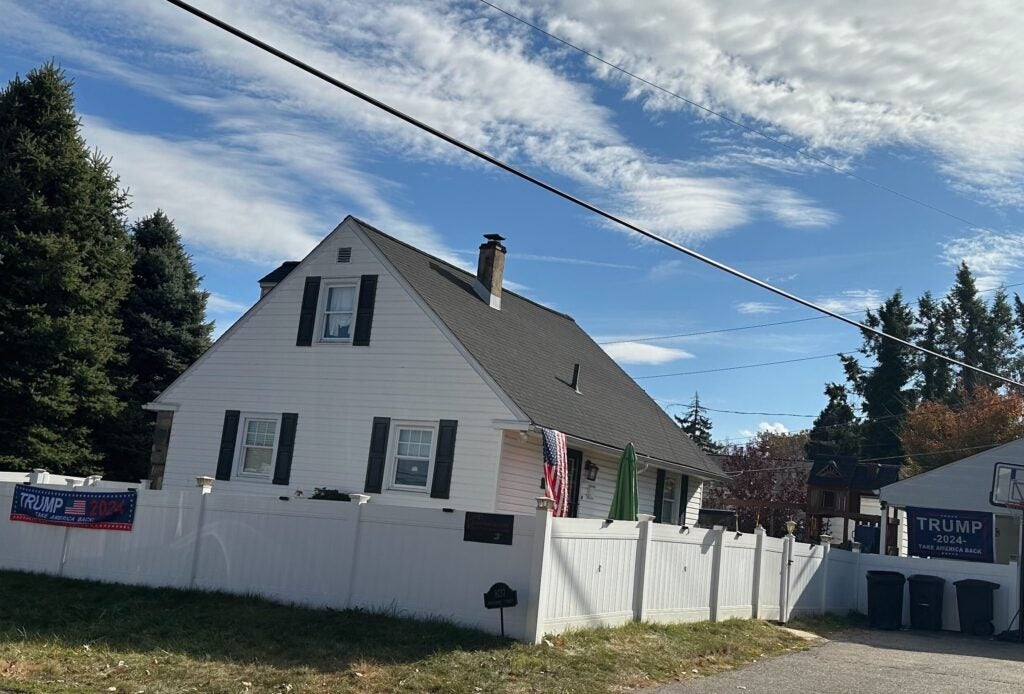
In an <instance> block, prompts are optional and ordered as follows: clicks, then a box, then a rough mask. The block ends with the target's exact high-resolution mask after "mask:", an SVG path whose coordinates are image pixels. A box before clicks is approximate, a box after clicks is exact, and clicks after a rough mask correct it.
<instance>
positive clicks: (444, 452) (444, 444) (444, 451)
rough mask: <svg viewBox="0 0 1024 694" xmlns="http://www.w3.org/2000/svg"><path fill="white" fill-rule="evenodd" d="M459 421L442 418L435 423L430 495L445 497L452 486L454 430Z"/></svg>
mask: <svg viewBox="0 0 1024 694" xmlns="http://www.w3.org/2000/svg"><path fill="white" fill-rule="evenodd" d="M458 428H459V423H458V422H457V421H455V420H454V419H442V420H441V421H440V422H438V425H437V451H436V452H435V453H434V481H433V483H432V484H431V486H430V496H432V497H434V498H435V499H447V498H448V494H449V492H450V491H451V487H452V466H453V464H454V463H455V432H456V430H457V429H458Z"/></svg>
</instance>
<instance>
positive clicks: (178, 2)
mask: <svg viewBox="0 0 1024 694" xmlns="http://www.w3.org/2000/svg"><path fill="white" fill-rule="evenodd" d="M167 2H169V3H170V4H172V5H174V6H176V7H179V8H181V9H183V10H185V11H186V12H188V13H190V14H192V15H194V16H196V17H198V18H200V19H202V20H203V21H205V22H208V23H209V24H212V25H214V26H216V27H218V28H220V29H222V30H224V31H226V32H228V33H229V34H232V35H233V36H235V37H237V38H240V39H242V40H243V41H245V42H247V43H249V44H251V45H253V46H255V47H257V48H259V49H260V50H263V51H265V52H267V53H269V54H271V55H273V56H275V57H277V58H279V59H281V60H283V61H285V62H287V63H290V64H291V65H294V66H295V67H297V68H299V69H300V70H303V71H304V72H307V73H308V74H310V75H313V76H314V77H316V78H318V79H320V80H323V81H324V82H327V83H328V84H331V85H333V86H335V87H337V88H338V89H341V90H342V91H344V92H347V93H348V94H351V95H352V96H355V97H356V98H358V99H361V100H363V101H365V102H366V103H368V104H371V105H372V106H375V107H376V108H379V109H380V110H382V111H384V112H386V113H388V114H390V115H392V116H394V117H395V118H398V119H400V120H402V121H404V122H406V123H408V124H409V125H412V126H414V127H416V128H419V129H420V130H422V131H424V132H426V133H429V134H430V135H433V136H434V137H436V138H438V139H440V140H443V141H445V142H447V143H448V144H450V145H452V146H453V147H457V148H458V149H461V150H462V151H464V152H466V153H468V154H471V155H473V156H474V157H477V158H478V159H481V160H483V161H485V162H487V163H489V164H491V165H492V166H495V167H497V168H499V169H501V170H502V171H505V172H507V173H510V174H512V175H513V176H516V177H518V178H520V179H522V180H524V181H526V182H528V183H532V184H533V185H535V186H537V187H538V188H542V189H543V190H546V191H548V192H549V193H551V194H552V195H556V196H558V197H560V198H562V199H563V200H565V201H567V202H570V203H572V204H573V205H576V206H578V207H580V208H582V209H584V210H587V211H589V212H591V213H593V214H596V215H598V216H599V217H602V218H604V219H607V220H608V221H610V222H613V223H614V224H617V225H619V226H621V227H623V228H625V229H629V230H630V231H633V232H635V233H637V234H640V235H641V236H644V237H645V238H648V239H651V240H652V241H657V242H658V243H660V244H662V245H664V246H667V247H669V248H672V249H674V250H676V251H678V252H679V253H682V254H684V255H687V256H689V257H691V258H693V259H694V260H698V261H700V262H702V263H704V264H705V265H709V266H711V267H713V268H715V269H717V270H720V271H721V272H725V273H728V274H730V275H732V276H733V277H736V278H738V279H741V280H743V281H744V282H748V283H749V284H753V285H754V286H756V287H760V288H761V289H764V290H765V291H769V292H772V293H773V294H775V295H777V296H780V297H782V298H784V299H786V300H788V301H792V302H794V303H797V304H800V305H801V306H805V307H807V308H810V309H813V310H815V311H818V312H819V313H822V314H824V315H826V316H831V317H833V318H835V319H836V320H839V321H842V322H843V323H846V324H848V325H851V326H853V327H855V328H857V329H858V330H861V331H862V332H868V333H871V334H873V335H877V336H878V337H880V338H883V339H886V340H890V341H892V342H896V343H898V344H901V345H904V346H905V347H910V348H911V349H914V350H917V351H918V352H921V353H923V354H930V355H932V356H933V357H937V358H939V359H942V360H944V361H947V362H949V363H951V364H956V365H957V366H960V367H963V368H966V369H970V370H971V371H975V372H977V373H980V374H982V375H984V376H988V377H989V378H994V379H996V380H999V381H1003V382H1004V383H1008V384H1010V385H1015V386H1017V387H1019V388H1024V383H1020V382H1018V381H1015V380H1013V379H1011V378H1007V377H1005V376H1000V375H998V374H995V373H992V372H990V371H986V370H985V369H982V368H980V367H977V366H972V365H970V364H965V363H964V362H962V361H960V360H958V359H954V358H953V357H949V356H946V355H944V354H939V353H938V352H935V351H932V350H930V349H928V348H926V347H921V346H920V345H915V344H914V343H912V342H908V341H907V340H903V339H901V338H898V337H895V336H894V335H889V334H888V333H886V332H884V331H882V330H879V329H877V328H872V327H870V326H867V325H864V324H863V323H860V322H858V321H855V320H851V319H850V318H847V317H845V316H843V315H841V314H839V313H836V312H835V311H832V310H830V309H827V308H825V307H823V306H819V305H818V304H815V303H814V302H812V301H808V300H807V299H804V298H801V297H799V296H797V295H796V294H792V293H790V292H787V291H786V290H784V289H780V288H779V287H776V286H774V285H772V284H769V283H768V282H765V281H764V280H760V279H757V278H756V277H753V276H751V275H748V274H747V273H745V272H742V271H741V270H737V269H736V268H734V267H731V266H730V265H727V264H725V263H723V262H721V261H719V260H715V259H714V258H711V257H709V256H706V255H704V254H702V253H698V252H697V251H695V250H693V249H691V248H687V247H686V246H683V245H682V244H679V243H676V242H675V241H671V240H670V239H667V238H665V237H663V236H660V235H658V234H656V233H654V232H652V231H648V230H647V229H644V228H643V227H640V226H637V225H636V224H633V223H632V222H628V221H626V220H625V219H622V218H621V217H618V216H616V215H614V214H612V213H611V212H607V211H605V210H603V209H602V208H600V207H597V206H596V205H594V204H592V203H589V202H587V201H586V200H583V199H582V198H578V197H576V196H575V195H572V194H571V193H567V192H565V191H563V190H561V189H560V188H557V187H555V186H554V185H552V184H550V183H547V182H545V181H544V180H542V179H540V178H537V177H536V176H533V175H531V174H529V173H526V172H525V171H522V170H520V169H517V168H516V167H514V166H512V165H511V164H508V163H506V162H504V161H502V160H500V159H498V158H496V157H494V156H492V155H490V154H487V153H486V152H483V151H481V150H478V149H476V148H475V147H472V146H470V145H468V144H466V143H465V142H463V141H461V140H459V139H458V138H456V137H453V136H452V135H449V134H447V133H445V132H443V131H441V130H438V129H437V128H435V127H433V126H431V125H428V124H426V123H424V122H423V121H420V120H418V119H416V118H414V117H413V116H410V115H409V114H407V113H405V112H403V111H401V110H399V109H397V108H395V107H394V106H391V105H389V104H387V103H385V102H383V101H381V100H379V99H377V98H375V97H373V96H370V95H369V94H367V93H365V92H363V91H360V90H359V89H356V88H355V87H353V86H351V85H349V84H346V83H345V82H342V81H341V80H339V79H337V78H336V77H332V76H331V75H328V74H327V73H326V72H323V71H322V70H320V69H318V68H315V67H313V66H311V65H309V64H308V63H304V62H303V61H301V60H299V59H298V58H295V57H294V56H291V55H289V54H288V53H285V52H284V51H282V50H281V49H279V48H275V47H274V46H272V45H270V44H268V43H266V42H264V41H262V40H260V39H257V38H256V37H254V36H252V35H250V34H247V33H245V32H244V31H242V30H241V29H237V28H235V27H234V26H232V25H231V24H228V23H227V22H225V21H223V20H221V19H218V18H217V17H215V16H213V15H211V14H208V13H206V12H203V11H202V10H200V9H198V8H195V7H193V6H192V5H189V4H188V3H187V2H183V1H182V0H167Z"/></svg>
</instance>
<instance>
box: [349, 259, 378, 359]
mask: <svg viewBox="0 0 1024 694" xmlns="http://www.w3.org/2000/svg"><path fill="white" fill-rule="evenodd" d="M376 300H377V275H363V276H362V277H360V278H359V305H358V306H357V307H356V329H355V332H354V333H353V334H352V344H353V345H355V346H356V347H366V346H367V345H369V344H370V330H371V329H372V328H373V304H374V303H375V302H376Z"/></svg>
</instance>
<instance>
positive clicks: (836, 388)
mask: <svg viewBox="0 0 1024 694" xmlns="http://www.w3.org/2000/svg"><path fill="white" fill-rule="evenodd" d="M825 396H826V397H828V403H827V404H826V405H825V407H824V408H823V409H822V410H821V413H820V414H819V415H818V417H817V419H815V420H814V424H813V425H812V427H811V431H810V434H809V438H808V441H807V444H806V445H805V447H804V450H805V451H806V453H807V457H808V458H811V459H813V458H815V457H816V456H828V455H854V456H855V455H857V454H858V453H859V452H860V425H859V424H858V422H857V415H856V414H855V413H854V411H853V407H851V406H850V402H849V396H848V393H847V391H846V386H844V385H842V384H840V383H829V384H828V385H826V386H825Z"/></svg>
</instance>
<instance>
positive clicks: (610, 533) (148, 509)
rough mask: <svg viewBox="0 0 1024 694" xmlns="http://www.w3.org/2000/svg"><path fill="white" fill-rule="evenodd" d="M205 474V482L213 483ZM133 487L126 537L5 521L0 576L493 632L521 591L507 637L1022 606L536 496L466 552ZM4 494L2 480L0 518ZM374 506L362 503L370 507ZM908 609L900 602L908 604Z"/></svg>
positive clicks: (311, 515)
mask: <svg viewBox="0 0 1024 694" xmlns="http://www.w3.org/2000/svg"><path fill="white" fill-rule="evenodd" d="M206 479H208V478H206ZM205 492H209V487H208V486H207V487H206V489H205V490H199V489H197V490H195V491H192V492H183V491H154V490H147V489H142V490H140V492H139V496H138V503H137V507H136V515H135V523H134V527H133V529H132V530H131V531H130V532H119V531H99V530H88V529H81V528H65V527H59V526H52V525H38V524H32V523H22V522H16V521H11V520H9V519H8V518H7V514H6V513H3V514H2V515H0V569H13V570H22V571H35V572H41V573H48V574H53V575H62V576H65V577H69V578H82V579H92V580H99V581H110V582H119V583H128V584H137V585H149V586H168V587H174V588H194V589H201V590H218V591H224V592H229V593H239V594H248V593H252V594H257V595H262V596H264V597H267V598H270V599H273V600H278V601H281V602H287V603H298V604H304V605H310V606H316V607H332V608H350V607H359V608H364V609H371V610H386V611H390V612H394V613H395V614H399V615H406V616H412V617H442V618H446V619H450V620H452V621H455V622H458V623H460V624H465V625H468V626H473V627H477V628H480V629H483V630H486V631H490V632H497V631H498V629H499V627H498V625H499V616H498V614H497V611H494V610H487V609H486V608H485V607H484V604H483V593H484V592H486V591H487V590H488V588H489V587H490V586H491V585H492V584H494V583H497V582H503V583H507V584H508V585H509V586H510V587H512V588H513V589H514V590H516V591H517V592H518V597H519V604H518V606H517V607H513V608H510V609H508V610H506V614H505V628H506V633H507V634H508V635H509V636H512V637H514V638H517V639H521V640H526V641H532V642H536V641H538V640H540V639H541V638H542V637H543V635H544V634H545V633H556V632H560V631H564V630H566V629H574V628H581V627H585V626H598V625H608V626H610V625H618V624H623V623H626V622H629V621H633V620H644V621H651V622H683V621H695V620H704V619H710V620H716V621H717V620H722V619H728V618H732V617H739V618H760V619H773V620H781V621H787V620H788V619H789V618H790V617H795V616H800V615H807V614H821V613H823V612H826V611H828V612H838V613H845V612H847V611H849V610H851V609H855V610H858V611H861V612H866V611H867V590H866V580H865V576H866V572H867V571H870V570H874V569H882V570H893V571H900V572H902V573H904V574H905V575H908V576H909V575H911V574H914V573H922V574H930V575H937V576H942V577H943V578H945V579H946V596H945V605H944V616H943V620H944V621H943V626H944V627H945V628H948V629H956V628H958V626H959V624H958V621H957V610H956V599H955V589H954V587H953V581H956V580H959V579H961V578H983V579H985V580H990V581H993V582H996V583H998V584H999V585H1000V589H999V590H997V591H996V594H995V599H996V602H995V619H994V625H995V628H996V629H997V630H1002V629H1005V628H1007V626H1008V624H1009V622H1010V620H1011V618H1012V616H1013V614H1014V612H1015V611H1016V609H1017V603H1016V595H1017V593H1016V590H1017V589H1016V578H1015V577H1016V565H1014V564H1011V565H998V564H978V563H970V562H959V561H947V560H928V559H908V558H905V557H879V556H876V555H868V554H860V553H857V552H846V551H840V550H830V549H829V547H828V545H827V544H826V545H820V546H819V545H814V546H812V545H808V544H804V543H797V542H796V541H795V540H794V538H792V537H787V538H783V539H777V538H771V537H767V536H766V535H765V534H764V531H763V530H760V529H759V530H758V531H757V532H755V533H745V534H739V533H735V532H730V531H726V530H724V529H723V528H715V529H713V530H703V529H698V528H681V527H679V526H669V525H659V524H655V523H653V522H652V521H651V520H649V519H645V520H641V521H637V522H627V521H614V522H611V521H601V520H586V519H573V518H553V517H552V515H551V511H550V508H549V505H550V502H549V501H548V500H545V499H541V500H538V506H539V508H538V510H537V513H536V514H535V515H533V516H531V515H516V516H514V530H513V534H512V543H511V544H487V543H480V542H469V541H466V540H465V536H464V533H465V530H466V514H465V513H464V512H461V511H448V510H441V509H422V508H408V507H400V506H391V505H383V504H380V505H377V504H374V503H372V501H371V500H370V498H369V497H366V496H362V495H354V496H353V501H352V502H338V501H313V500H308V499H294V498H287V497H286V498H283V499H281V498H273V497H266V496H248V495H240V494H216V493H205ZM13 493H14V485H13V484H9V483H0V509H7V508H10V504H11V500H12V497H13ZM367 501H371V502H370V503H367ZM904 605H905V610H909V600H907V599H905V600H904Z"/></svg>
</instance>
